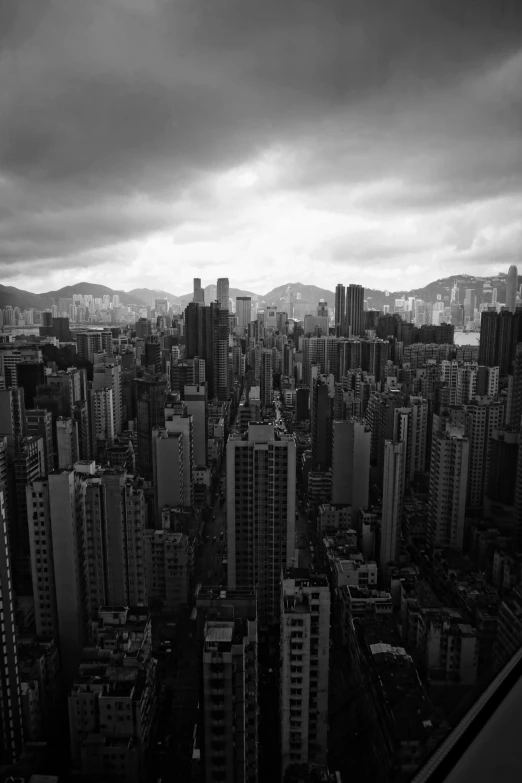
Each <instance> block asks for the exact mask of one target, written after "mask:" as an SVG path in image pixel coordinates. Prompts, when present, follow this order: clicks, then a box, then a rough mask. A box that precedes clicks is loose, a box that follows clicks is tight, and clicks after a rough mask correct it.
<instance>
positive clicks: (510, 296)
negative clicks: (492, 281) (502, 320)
mask: <svg viewBox="0 0 522 783" xmlns="http://www.w3.org/2000/svg"><path fill="white" fill-rule="evenodd" d="M517 289H518V269H517V267H516V266H514V265H512V266H510V267H509V271H508V274H507V280H506V307H507V309H508V310H509V312H510V313H514V312H515V310H516V309H517Z"/></svg>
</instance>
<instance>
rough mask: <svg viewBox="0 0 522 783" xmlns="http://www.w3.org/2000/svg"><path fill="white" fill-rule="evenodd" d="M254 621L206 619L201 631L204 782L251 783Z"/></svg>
mask: <svg viewBox="0 0 522 783" xmlns="http://www.w3.org/2000/svg"><path fill="white" fill-rule="evenodd" d="M257 687H258V683H257V622H256V620H250V619H244V620H243V619H236V620H233V619H230V620H208V621H207V622H206V623H205V627H204V632H203V705H202V707H203V716H204V722H203V729H204V735H203V750H204V758H205V761H206V763H205V783H217V781H223V780H225V781H228V780H230V781H234V782H235V783H236V782H237V783H256V781H257V780H258V751H257V711H258V707H257Z"/></svg>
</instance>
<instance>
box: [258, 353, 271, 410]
mask: <svg viewBox="0 0 522 783" xmlns="http://www.w3.org/2000/svg"><path fill="white" fill-rule="evenodd" d="M260 387H261V388H260V391H261V406H262V407H263V408H268V407H269V406H270V405H272V395H273V392H272V388H273V362H272V351H270V350H263V351H262V352H261V361H260Z"/></svg>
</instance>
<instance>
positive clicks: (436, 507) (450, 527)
mask: <svg viewBox="0 0 522 783" xmlns="http://www.w3.org/2000/svg"><path fill="white" fill-rule="evenodd" d="M468 466H469V440H468V439H467V438H466V437H465V435H464V428H463V427H457V426H452V425H451V424H449V423H446V422H444V421H442V422H441V429H440V430H439V431H437V432H434V433H433V439H432V444H431V463H430V489H429V500H428V541H429V543H430V544H431V545H432V546H443V547H449V548H450V549H456V550H458V551H460V550H462V544H463V540H464V519H465V513H466V489H467V483H468Z"/></svg>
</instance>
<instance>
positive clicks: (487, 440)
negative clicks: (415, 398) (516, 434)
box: [466, 397, 505, 511]
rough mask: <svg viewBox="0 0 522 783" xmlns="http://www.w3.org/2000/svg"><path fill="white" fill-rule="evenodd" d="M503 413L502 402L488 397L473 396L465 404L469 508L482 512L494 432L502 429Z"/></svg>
mask: <svg viewBox="0 0 522 783" xmlns="http://www.w3.org/2000/svg"><path fill="white" fill-rule="evenodd" d="M504 412H505V406H504V404H503V403H501V402H497V401H495V400H492V399H490V398H489V397H476V398H475V399H474V400H472V402H470V403H469V405H466V434H467V437H468V439H469V463H468V490H467V501H466V502H467V507H468V509H473V510H476V511H482V507H483V504H484V495H485V492H486V489H487V480H488V475H489V464H490V456H491V444H492V438H493V432H494V431H495V430H498V429H501V428H502V426H503V424H504Z"/></svg>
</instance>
